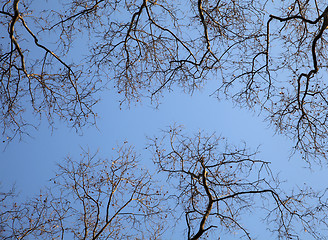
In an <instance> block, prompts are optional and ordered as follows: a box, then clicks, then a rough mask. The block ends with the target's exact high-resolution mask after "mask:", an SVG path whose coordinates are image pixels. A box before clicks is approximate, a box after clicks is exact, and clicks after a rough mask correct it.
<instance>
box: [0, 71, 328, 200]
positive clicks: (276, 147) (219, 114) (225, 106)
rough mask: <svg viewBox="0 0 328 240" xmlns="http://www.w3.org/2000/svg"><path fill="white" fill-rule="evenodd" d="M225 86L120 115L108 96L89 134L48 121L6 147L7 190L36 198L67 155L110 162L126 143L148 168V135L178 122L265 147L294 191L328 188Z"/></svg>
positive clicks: (0, 172) (2, 156) (1, 175)
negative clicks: (224, 95) (226, 96)
mask: <svg viewBox="0 0 328 240" xmlns="http://www.w3.org/2000/svg"><path fill="white" fill-rule="evenodd" d="M219 82H220V79H217V78H216V77H213V79H211V80H210V81H209V82H208V84H206V87H205V88H204V89H203V90H201V91H200V92H195V93H194V94H193V95H192V96H190V95H188V94H185V93H183V92H181V91H180V89H179V88H176V89H174V91H173V92H169V93H168V92H166V93H165V94H164V97H163V98H162V99H161V102H162V103H161V104H160V105H159V107H158V108H154V106H152V105H151V104H150V102H147V101H145V102H142V103H140V104H137V105H135V106H134V105H131V107H130V108H126V107H123V108H122V110H120V107H119V103H118V96H117V93H115V92H113V91H110V90H107V91H103V92H101V98H102V100H101V102H100V103H99V104H98V105H97V106H96V109H95V112H97V113H98V116H99V118H98V119H97V127H87V128H84V129H83V134H77V133H76V132H75V130H74V129H69V128H67V127H66V126H65V124H63V123H60V122H57V123H56V124H55V127H56V129H54V130H51V129H50V128H49V127H48V125H47V123H46V122H45V121H43V122H42V123H41V125H40V127H39V130H38V131H32V132H31V137H24V138H23V140H22V141H18V139H16V140H14V141H13V142H11V143H10V144H9V145H6V143H2V152H0V160H1V168H0V182H1V183H2V186H3V188H4V189H8V188H10V186H12V184H14V183H15V184H16V188H17V190H18V191H19V192H21V194H22V195H21V196H22V198H25V197H28V196H32V195H34V194H37V193H38V191H39V189H40V188H42V187H43V186H46V185H47V182H48V180H49V179H50V178H51V177H53V176H54V174H55V173H54V171H55V166H56V163H57V162H60V161H61V160H62V159H63V158H64V157H65V156H67V155H72V156H76V157H77V156H78V155H79V153H80V149H81V147H82V148H90V150H91V151H96V150H97V149H99V151H100V155H101V156H104V157H106V156H108V158H110V154H111V151H112V148H113V147H116V145H117V144H120V143H122V142H124V141H128V143H129V144H131V145H134V146H135V147H136V150H137V151H138V152H139V153H140V154H141V158H142V162H143V164H145V165H147V164H148V163H149V162H151V158H150V155H149V153H148V152H147V150H145V149H144V148H145V144H146V136H153V135H156V134H159V130H160V129H164V128H166V127H168V126H169V125H173V124H175V123H176V124H181V125H183V126H184V127H185V129H186V131H187V132H190V133H192V132H196V131H199V130H204V131H206V132H209V133H211V132H216V133H217V134H218V135H220V134H221V135H222V136H225V137H227V138H228V140H229V141H230V142H231V143H233V144H235V145H238V144H240V143H241V142H242V141H245V142H246V143H247V146H248V147H250V148H251V149H256V148H257V146H259V145H260V146H261V147H260V151H261V153H260V155H259V157H261V159H262V160H265V161H269V162H272V169H273V170H274V171H275V172H276V173H278V172H280V173H281V178H282V179H286V180H287V182H286V186H287V187H288V188H292V187H295V186H296V185H299V186H302V185H303V184H304V183H306V184H308V185H314V187H318V188H319V187H322V186H324V184H325V183H324V181H322V180H321V179H322V178H323V177H324V176H325V174H326V173H327V171H325V170H320V169H315V171H314V172H311V171H310V170H308V169H305V168H304V167H305V166H307V165H306V164H305V163H304V162H303V161H302V160H301V158H300V157H299V156H298V155H294V156H292V157H291V158H289V157H290V151H291V148H292V146H293V142H292V141H290V140H289V139H287V138H286V137H284V136H281V135H277V134H275V131H274V129H273V128H272V127H270V126H268V124H267V123H266V122H264V121H263V117H262V116H257V115H256V114H254V112H251V111H249V110H246V109H240V108H235V107H233V105H232V104H231V103H230V102H229V101H225V100H222V101H218V100H217V99H216V98H215V97H213V96H212V97H211V96H210V95H211V93H213V91H214V90H215V89H216V88H217V87H218V83H219Z"/></svg>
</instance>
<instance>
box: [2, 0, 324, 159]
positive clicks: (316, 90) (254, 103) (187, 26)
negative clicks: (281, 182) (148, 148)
mask: <svg viewBox="0 0 328 240" xmlns="http://www.w3.org/2000/svg"><path fill="white" fill-rule="evenodd" d="M31 11H32V10H31V6H30V4H29V3H28V2H27V1H23V0H21V1H13V2H11V1H6V2H5V3H3V4H2V9H1V11H0V15H1V17H2V19H3V20H2V26H3V27H6V28H7V32H8V34H7V36H3V38H4V39H7V43H6V44H5V45H4V47H3V48H2V49H1V58H0V62H1V70H2V72H3V74H2V75H1V103H2V106H3V107H2V113H1V114H2V115H1V118H2V122H3V129H4V131H5V132H8V133H9V132H11V133H17V132H21V130H22V127H23V126H27V125H28V124H30V122H28V121H26V120H25V118H24V115H22V114H23V112H24V111H25V110H27V109H28V107H27V106H28V105H27V104H26V101H29V102H31V103H32V105H29V106H32V112H34V113H37V114H41V115H42V114H43V113H45V114H46V116H47V117H48V119H49V121H50V123H53V121H54V120H55V119H56V117H57V116H58V117H59V118H62V119H65V120H67V121H68V122H69V123H71V125H72V126H82V125H83V124H85V122H86V121H87V119H88V117H89V116H90V115H92V109H91V106H92V105H93V104H94V103H95V102H96V100H95V99H94V98H93V97H94V96H95V95H94V94H93V92H94V91H95V90H96V89H97V87H96V82H97V81H96V80H97V79H103V80H105V82H107V81H110V83H111V84H110V85H109V86H110V87H111V88H115V89H116V90H117V92H118V93H119V94H120V95H121V96H122V97H121V103H123V102H126V103H129V102H131V101H140V100H142V99H143V98H145V97H146V98H147V97H148V98H150V99H151V100H152V101H154V102H157V100H158V98H159V97H160V96H161V95H162V94H164V93H165V90H169V91H170V90H174V89H175V87H176V86H180V87H181V88H182V89H183V90H184V91H186V92H189V93H192V92H193V91H195V90H197V89H199V88H201V87H202V86H204V84H206V82H207V81H208V80H210V79H217V78H219V79H220V80H219V81H218V83H217V86H218V87H217V89H213V93H215V94H217V96H218V97H219V98H221V97H222V96H225V97H227V98H228V99H232V100H234V101H235V103H237V104H238V105H240V106H247V107H249V108H252V109H254V110H255V111H257V112H259V113H263V116H265V117H267V119H268V120H269V122H270V123H272V124H273V125H274V126H276V130H277V131H278V132H280V133H283V134H286V135H287V136H289V137H290V138H292V139H293V140H295V150H297V151H299V152H301V153H302V154H303V157H304V159H305V160H307V161H308V162H312V161H315V160H319V161H320V160H322V159H325V158H326V152H327V150H328V146H327V143H326V138H327V132H328V131H327V127H326V118H327V117H326V115H327V111H326V109H327V102H328V101H327V99H326V97H325V96H326V95H327V92H326V89H327V87H326V83H325V82H324V76H325V74H327V64H326V62H327V50H326V47H325V46H326V37H327V36H326V31H325V29H326V27H327V21H328V20H327V19H328V18H327V3H326V1H323V0H287V1H283V2H279V3H275V2H269V1H259V0H247V1H239V0H236V1H232V0H220V1H218V0H212V1H211V0H209V1H202V0H197V1H196V0H190V1H186V0H180V1H174V2H172V1H165V0H162V1H157V0H155V1H153V0H139V1H121V0H118V1H109V0H98V1H92V0H83V1H82V0H79V1H65V2H64V3H62V6H61V7H60V8H59V9H57V10H54V9H45V11H44V12H43V13H42V14H40V16H38V17H35V18H32V17H33V13H32V12H31ZM32 19H33V20H34V22H32V21H31V20H32ZM27 20H29V22H28V21H27ZM30 25H31V26H32V27H30ZM81 32H82V33H83V34H84V35H85V36H89V39H88V43H87V44H88V45H89V53H87V58H86V60H85V59H84V60H83V61H82V62H79V61H77V62H75V63H72V64H68V63H66V62H65V58H64V55H65V54H66V53H67V52H69V50H70V49H74V48H76V46H75V45H74V44H75V42H74V38H76V37H77V36H81ZM3 33H5V31H3ZM45 34H50V35H51V36H56V37H57V42H56V44H55V48H56V49H57V50H58V53H59V54H56V53H55V52H54V51H52V50H50V47H47V46H46V43H47V40H45V41H44V42H45V44H43V43H42V41H41V40H40V39H41V37H42V36H45ZM31 39H32V42H31V41H30V43H29V44H26V42H27V41H29V40H31ZM31 45H33V46H34V47H33V48H31ZM30 49H31V50H30ZM28 50H29V51H30V52H28ZM36 50H37V51H36ZM77 59H80V58H77ZM82 65H84V66H85V67H84V68H83V67H81V66H82ZM54 115H55V116H54ZM9 135H10V134H8V136H9ZM11 135H13V134H11Z"/></svg>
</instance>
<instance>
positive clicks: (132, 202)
mask: <svg viewBox="0 0 328 240" xmlns="http://www.w3.org/2000/svg"><path fill="white" fill-rule="evenodd" d="M147 148H150V149H151V151H152V152H153V154H154V155H153V156H154V163H155V165H156V166H157V168H158V173H157V174H154V175H150V174H149V172H148V171H147V169H144V168H142V167H140V165H139V164H140V163H138V161H137V155H136V153H135V152H134V151H133V149H132V148H131V147H128V146H126V144H124V145H123V146H122V147H120V148H117V150H116V156H115V157H113V158H112V159H111V160H103V159H100V158H99V157H97V156H96V154H93V155H92V154H90V153H89V152H88V151H83V152H82V154H81V156H80V159H78V160H74V159H73V158H71V157H67V158H66V159H65V161H64V162H63V163H61V164H59V165H58V169H57V171H56V176H55V177H54V178H52V179H51V180H50V185H49V186H48V188H47V189H45V190H42V191H40V193H39V194H38V195H36V197H35V198H33V199H31V200H28V201H22V199H20V198H18V197H17V195H15V193H14V191H10V192H7V193H1V198H0V236H1V238H2V239H67V238H69V239H168V238H170V237H172V238H174V239H209V238H210V239H213V238H215V239H218V238H219V239H220V238H221V237H223V238H224V237H226V236H228V235H231V236H232V235H233V234H236V233H238V234H239V235H238V236H239V237H240V238H242V239H255V238H256V237H255V236H256V235H258V234H263V232H264V231H265V229H267V230H268V231H269V233H270V234H272V236H273V238H274V239H324V237H325V236H327V231H326V229H327V226H328V224H327V221H328V220H327V211H328V203H327V194H326V192H327V191H326V190H325V191H321V192H315V191H314V190H313V189H311V188H295V189H294V190H291V191H290V190H288V191H285V190H284V188H285V187H286V186H285V185H284V184H281V182H280V181H279V179H278V178H277V177H275V176H274V175H273V173H272V172H271V170H270V167H269V164H270V163H268V162H265V161H263V160H260V159H258V158H257V157H256V154H257V151H256V152H250V151H249V150H248V149H247V148H246V147H245V146H242V147H236V146H233V145H231V144H228V142H227V141H226V140H225V138H223V137H216V136H215V135H214V134H212V135H206V134H204V133H202V132H199V133H198V134H196V135H194V136H187V135H184V133H183V132H182V128H181V127H171V128H170V129H169V130H168V131H165V132H164V134H163V135H162V136H160V137H157V138H153V139H152V140H150V144H149V145H148V146H147ZM147 165H148V166H149V164H147ZM149 167H150V166H149ZM254 212H256V216H257V217H258V218H259V221H260V220H263V225H262V229H261V230H259V229H256V230H255V231H254V230H250V229H249V227H250V226H249V220H248V219H249V215H250V214H253V213H254ZM254 215H255V214H254ZM253 217H254V216H253ZM181 230H182V231H183V233H182V232H181ZM270 231H271V232H270Z"/></svg>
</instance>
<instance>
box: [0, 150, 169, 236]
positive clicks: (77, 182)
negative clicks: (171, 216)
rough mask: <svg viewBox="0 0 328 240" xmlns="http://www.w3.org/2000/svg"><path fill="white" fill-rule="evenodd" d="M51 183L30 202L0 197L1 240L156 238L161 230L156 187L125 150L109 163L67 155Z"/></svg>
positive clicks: (84, 155)
mask: <svg viewBox="0 0 328 240" xmlns="http://www.w3.org/2000/svg"><path fill="white" fill-rule="evenodd" d="M50 181H51V185H50V186H49V189H47V190H44V191H41V192H40V194H38V195H37V197H35V198H34V199H32V200H30V201H26V202H18V201H19V199H17V198H16V199H15V198H13V199H10V200H9V199H8V198H7V199H1V202H0V204H1V209H0V214H1V215H0V216H1V225H0V229H1V232H0V236H1V238H2V239H132V238H133V239H158V238H159V236H161V234H162V233H163V230H165V229H166V227H165V225H164V222H165V221H164V213H165V210H164V209H161V208H160V206H159V205H160V201H159V200H160V199H162V196H163V195H162V192H161V189H160V188H157V186H156V182H155V181H154V180H153V179H152V178H151V176H150V175H149V173H148V172H147V171H146V170H144V169H141V168H140V166H139V165H138V161H137V156H136V154H135V153H134V152H133V149H132V148H130V147H127V146H123V147H121V148H118V149H117V157H115V158H113V159H112V160H111V161H109V160H102V159H100V158H98V157H96V155H92V154H90V153H89V152H86V151H84V152H83V153H82V154H81V158H80V159H79V160H77V161H75V160H73V159H72V158H70V157H67V158H66V159H65V161H64V162H63V163H62V164H60V165H58V170H57V174H56V177H55V178H53V179H51V180H50ZM9 195H12V193H7V194H6V195H5V196H6V197H7V196H8V197H9ZM162 217H163V219H161V218H162ZM155 220H158V221H155Z"/></svg>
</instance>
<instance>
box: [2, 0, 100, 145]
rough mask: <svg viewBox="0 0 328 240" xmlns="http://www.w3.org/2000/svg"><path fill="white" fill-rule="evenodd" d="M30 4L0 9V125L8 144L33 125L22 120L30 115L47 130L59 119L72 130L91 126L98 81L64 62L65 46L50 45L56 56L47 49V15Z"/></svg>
mask: <svg viewBox="0 0 328 240" xmlns="http://www.w3.org/2000/svg"><path fill="white" fill-rule="evenodd" d="M30 4H31V3H30V2H28V1H20V0H14V1H3V2H2V3H1V6H0V8H1V9H0V19H1V20H0V22H1V25H0V27H1V39H2V44H1V47H0V72H1V75H0V104H1V110H0V121H1V125H2V126H1V128H2V134H3V135H4V136H5V137H6V138H7V140H11V139H13V138H14V137H15V136H16V135H17V134H18V135H19V136H21V135H22V134H29V132H30V128H31V127H32V128H35V127H36V126H37V124H38V122H37V121H34V120H27V119H28V118H29V117H28V114H29V113H32V114H33V116H34V117H36V118H41V117H46V118H47V120H48V122H49V124H51V125H53V123H54V121H56V120H58V119H61V120H64V121H66V122H67V123H68V125H70V126H72V127H76V128H77V129H78V128H80V127H81V126H83V125H85V124H86V123H88V122H91V123H94V119H93V117H94V113H93V110H92V106H93V105H94V104H95V103H96V102H97V100H96V99H95V97H96V96H94V93H95V92H96V91H97V90H98V89H97V88H98V85H97V82H98V80H97V79H96V78H94V77H92V76H91V75H89V72H88V71H86V70H85V68H83V66H78V64H79V63H68V62H66V60H65V54H66V52H67V48H69V47H70V45H69V43H65V44H64V45H60V44H59V45H54V46H53V48H55V49H56V50H57V52H58V53H56V52H55V51H53V50H51V48H50V47H48V46H47V45H50V46H51V43H49V42H52V41H54V40H55V41H56V33H55V32H49V31H47V30H46V26H48V25H47V24H46V23H47V21H48V20H47V19H46V18H43V15H44V14H46V13H44V14H42V13H41V12H40V11H37V10H36V9H30ZM34 14H35V15H34ZM52 45H53V44H52ZM90 119H91V121H90Z"/></svg>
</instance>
